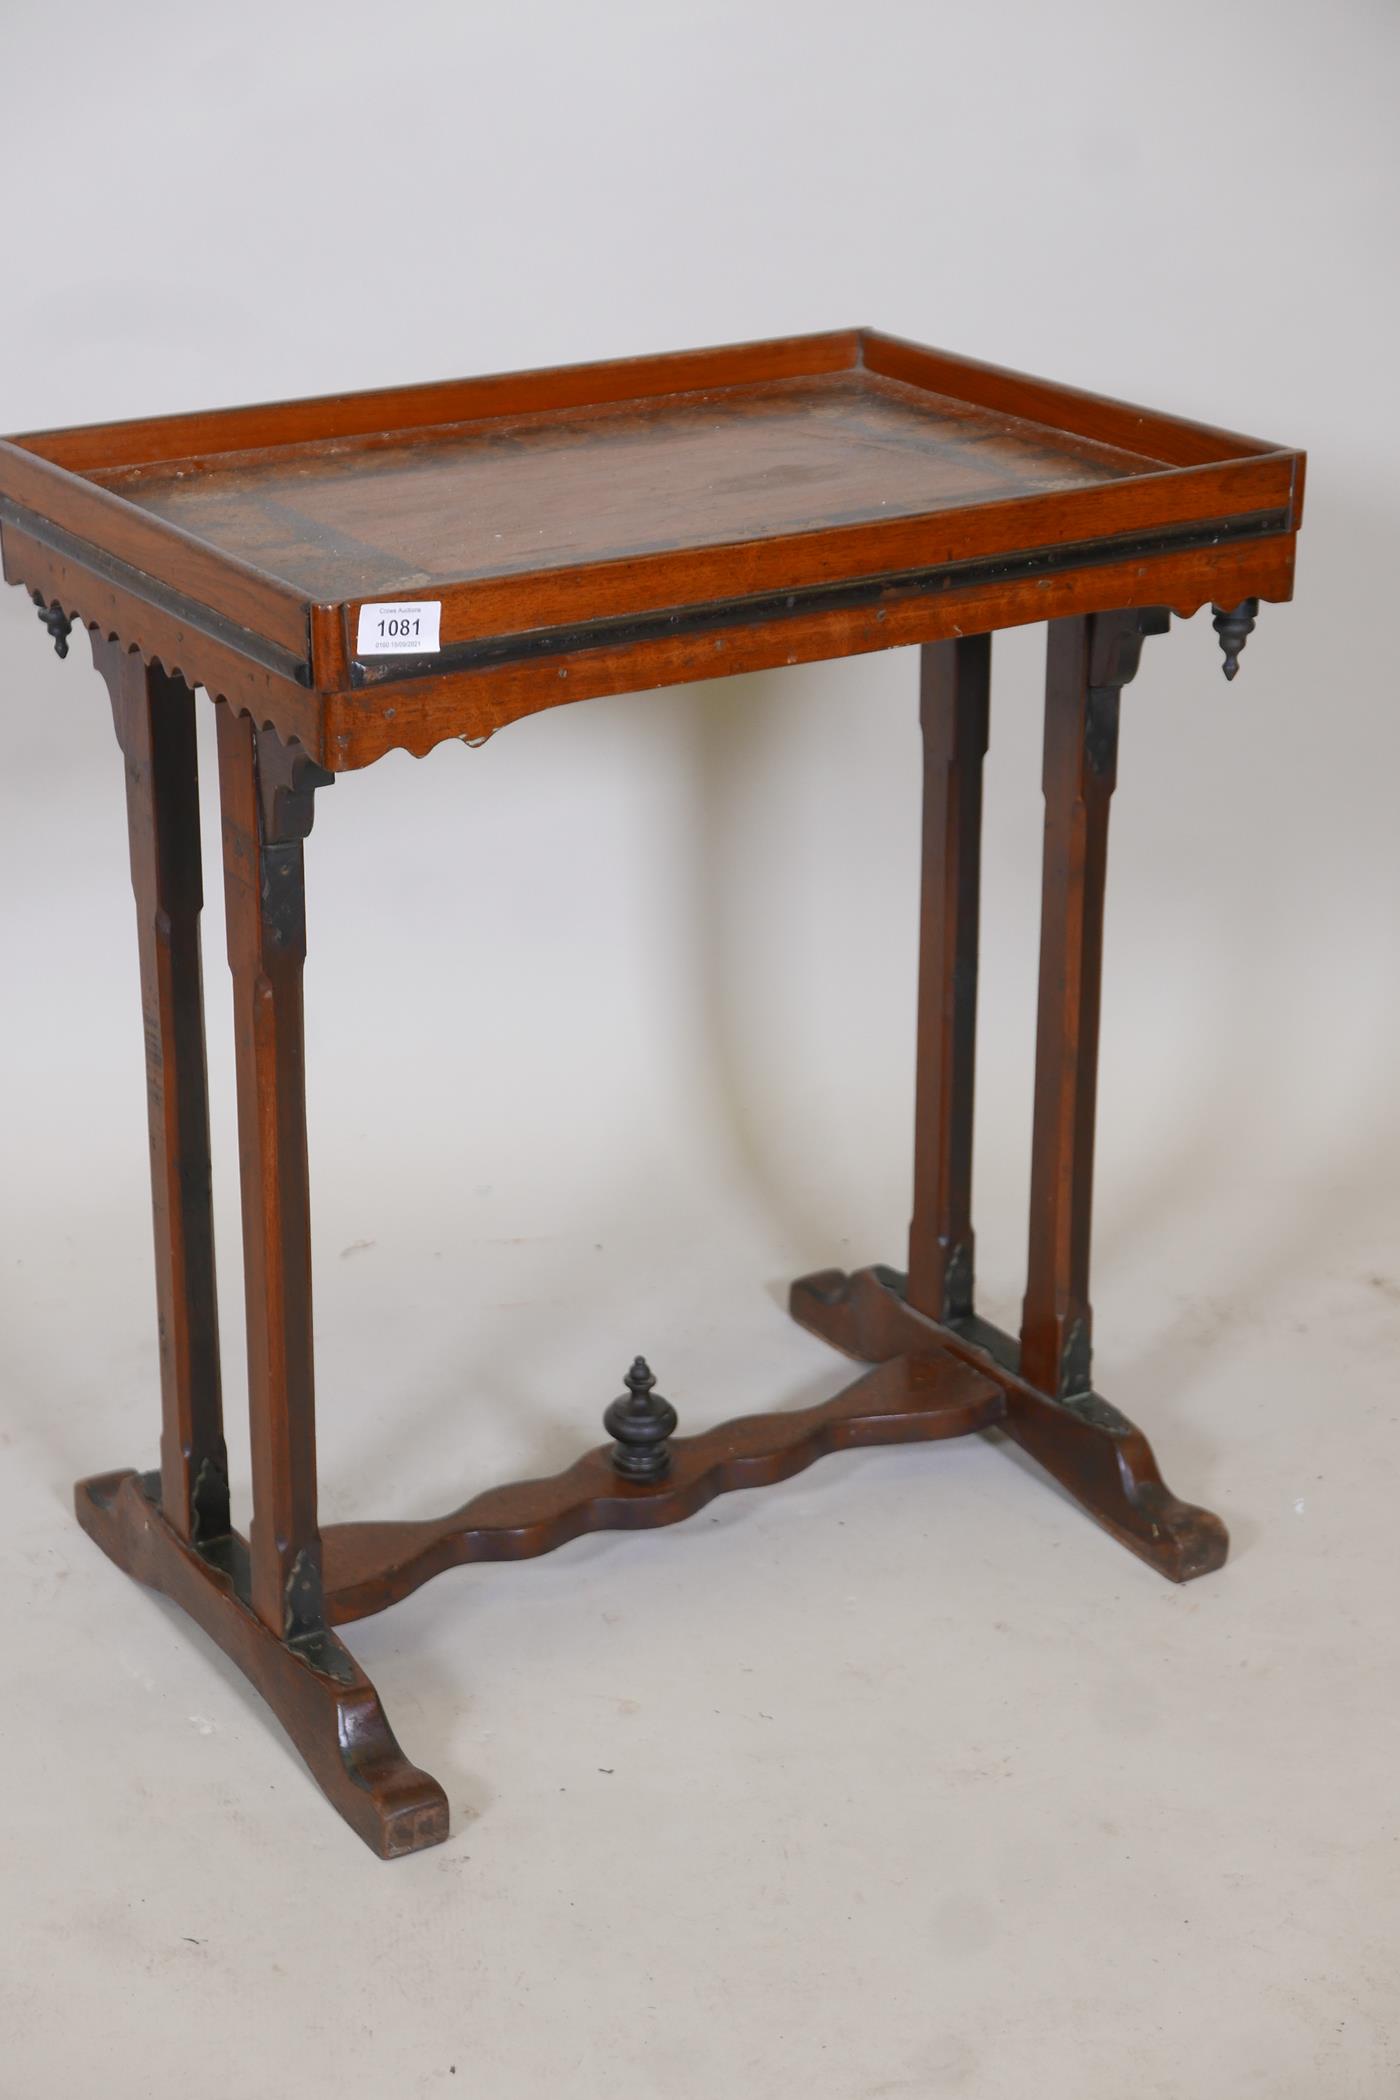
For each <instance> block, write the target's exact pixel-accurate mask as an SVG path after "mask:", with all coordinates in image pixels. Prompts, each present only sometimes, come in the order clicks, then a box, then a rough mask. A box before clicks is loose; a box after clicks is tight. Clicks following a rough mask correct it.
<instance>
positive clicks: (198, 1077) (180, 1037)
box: [92, 635, 229, 1543]
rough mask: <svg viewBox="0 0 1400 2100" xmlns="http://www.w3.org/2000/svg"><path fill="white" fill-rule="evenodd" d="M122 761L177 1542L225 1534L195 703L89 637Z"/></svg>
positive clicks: (179, 684) (163, 1499)
mask: <svg viewBox="0 0 1400 2100" xmlns="http://www.w3.org/2000/svg"><path fill="white" fill-rule="evenodd" d="M92 650H93V660H94V662H95V663H96V666H97V668H98V670H99V671H100V672H101V673H102V676H103V677H104V679H105V680H106V682H107V689H108V693H109V695H110V697H111V702H112V717H113V721H114V723H115V726H116V732H117V741H118V743H119V744H120V746H121V750H122V756H123V758H124V760H125V763H126V810H127V826H128V831H129V835H130V845H131V886H132V890H133V892H134V894H135V898H136V928H137V941H138V947H139V952H140V961H141V1009H142V1015H143V1018H144V1022H145V1036H146V1101H147V1112H148V1120H149V1128H150V1145H151V1204H152V1210H153V1214H154V1220H155V1260H156V1308H157V1319H158V1327H159V1335H160V1387H161V1416H162V1426H161V1440H160V1506H161V1511H162V1513H163V1515H164V1517H165V1519H166V1522H167V1523H168V1524H170V1525H171V1526H172V1528H173V1529H174V1530H175V1531H176V1532H178V1534H179V1535H180V1537H181V1538H183V1539H189V1540H193V1541H195V1542H197V1543H204V1542H206V1541H208V1540H210V1539H215V1538H220V1537H222V1536H223V1535H224V1534H225V1533H226V1532H227V1531H228V1529H229V1499H228V1457H227V1453H226V1451H225V1448H224V1423H223V1402H222V1396H221V1392H220V1377H219V1318H218V1303H217V1296H216V1291H215V1282H214V1221H213V1208H212V1198H211V1188H210V1166H209V1084H208V1075H207V1068H206V1060H205V1048H204V985H203V975H202V970H201V964H200V936H199V920H200V912H201V909H202V907H203V903H204V893H203V880H202V871H201V865H200V850H199V772H198V759H197V757H196V751H195V725H194V695H193V694H192V693H191V691H190V689H189V687H188V686H186V685H185V684H184V683H183V681H182V680H180V679H179V678H168V677H167V676H166V675H165V673H164V672H163V671H162V670H160V669H159V667H156V666H148V665H146V664H144V663H143V662H142V661H141V658H140V657H139V656H137V655H134V654H132V653H130V652H129V651H127V650H125V649H124V648H123V647H122V646H121V644H120V643H119V642H109V641H105V640H103V639H102V638H101V637H100V636H98V635H94V636H93V638H92Z"/></svg>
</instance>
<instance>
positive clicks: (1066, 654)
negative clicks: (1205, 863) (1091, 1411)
mask: <svg viewBox="0 0 1400 2100" xmlns="http://www.w3.org/2000/svg"><path fill="white" fill-rule="evenodd" d="M1168 621H1169V615H1168V614H1167V613H1166V612H1164V611H1158V610H1148V611H1144V612H1127V613H1100V614H1096V615H1094V616H1092V617H1089V618H1079V619H1070V620H1055V621H1053V622H1052V623H1051V627H1050V635H1049V652H1048V664H1047V673H1046V686H1045V768H1044V789H1045V865H1044V874H1043V880H1042V891H1041V930H1040V1008H1039V1016H1038V1020H1037V1024H1036V1056H1035V1124H1034V1133H1033V1136H1032V1140H1031V1196H1030V1254H1029V1260H1028V1263H1027V1270H1026V1298H1025V1304H1024V1307H1023V1309H1022V1316H1021V1367H1020V1368H1021V1376H1022V1377H1023V1378H1024V1379H1026V1380H1027V1381H1028V1383H1029V1384H1031V1385H1033V1386H1036V1387H1038V1389H1039V1390H1040V1391H1041V1392H1044V1393H1051V1394H1053V1395H1054V1396H1055V1397H1056V1398H1059V1399H1063V1398H1065V1397H1067V1396H1068V1395H1069V1394H1072V1393H1085V1392H1088V1390H1089V1385H1090V1376H1089V1366H1090V1336H1091V1327H1092V1314H1091V1311H1090V1306H1089V1231H1090V1213H1091V1209H1092V1203H1093V1178H1094V1114H1095V1104H1096V1095H1097V1088H1098V1060H1099V990H1100V982H1101V978H1102V974H1103V905H1104V879H1105V876H1106V874H1107V867H1108V809H1109V802H1110V799H1111V798H1112V795H1113V789H1114V786H1115V784H1116V780H1117V769H1118V711H1119V699H1120V696H1121V693H1122V690H1123V687H1124V686H1125V685H1126V684H1127V683H1128V682H1129V680H1130V679H1131V678H1132V677H1133V675H1134V673H1135V672H1136V670H1137V667H1138V659H1139V657H1140V655H1141V653H1142V643H1143V638H1144V636H1146V635H1148V634H1163V633H1165V632H1166V629H1167V625H1168Z"/></svg>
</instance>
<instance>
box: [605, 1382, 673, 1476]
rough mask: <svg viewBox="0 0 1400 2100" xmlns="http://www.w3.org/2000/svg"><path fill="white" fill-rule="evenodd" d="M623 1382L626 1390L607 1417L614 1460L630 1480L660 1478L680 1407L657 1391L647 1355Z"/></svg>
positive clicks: (619, 1469) (666, 1466) (666, 1463)
mask: <svg viewBox="0 0 1400 2100" xmlns="http://www.w3.org/2000/svg"><path fill="white" fill-rule="evenodd" d="M623 1382H624V1384H625V1385H626V1387H627V1390H626V1392H625V1393H620V1394H619V1395H618V1397H617V1399H616V1400H614V1401H613V1404H612V1406H611V1407H610V1408H609V1409H608V1411H607V1413H606V1414H605V1415H604V1416H603V1427H604V1429H606V1430H607V1432H608V1435H609V1436H610V1437H612V1438H614V1439H615V1441H614V1443H613V1451H612V1462H613V1464H614V1465H615V1466H616V1468H617V1470H618V1472H619V1473H624V1474H625V1475H626V1476H627V1478H628V1479H629V1480H660V1478H661V1476H662V1474H663V1473H665V1472H666V1471H667V1470H668V1468H669V1466H670V1463H671V1453H670V1451H669V1450H668V1449H667V1445H666V1439H667V1437H668V1436H671V1435H673V1434H674V1432H675V1427H676V1422H677V1419H678V1417H677V1415H676V1410H675V1409H674V1407H672V1405H671V1403H670V1401H669V1400H663V1399H662V1397H661V1395H660V1394H659V1393H657V1392H654V1391H653V1388H654V1386H655V1384H656V1380H655V1378H654V1377H653V1376H652V1373H651V1369H650V1366H649V1365H648V1363H647V1360H646V1358H645V1357H644V1356H639V1357H638V1358H637V1359H636V1361H635V1362H634V1363H633V1365H632V1368H631V1370H630V1371H629V1372H628V1373H627V1376H626V1379H625V1380H624V1381H623Z"/></svg>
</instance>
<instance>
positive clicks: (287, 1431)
mask: <svg viewBox="0 0 1400 2100" xmlns="http://www.w3.org/2000/svg"><path fill="white" fill-rule="evenodd" d="M218 738H219V795H220V801H221V804H222V808H223V839H224V900H225V910H226V913H227V918H228V957H229V967H230V969H231V970H232V972H233V1002H234V1015H233V1027H234V1043H235V1048H236V1053H237V1071H238V1154H239V1169H240V1173H241V1177H242V1183H243V1277H244V1294H245V1299H246V1310H247V1324H248V1405H249V1420H250V1426H251V1448H252V1460H253V1521H252V1524H251V1526H250V1527H249V1534H248V1544H249V1553H250V1557H251V1567H252V1599H253V1609H254V1610H255V1611H256V1613H257V1614H258V1617H259V1618H260V1619H261V1620H262V1622H263V1624H264V1625H265V1626H267V1627H268V1628H269V1629H270V1630H271V1631H272V1632H273V1633H275V1634H278V1635H280V1636H283V1637H285V1638H286V1639H289V1640H290V1639H294V1638H295V1637H296V1636H297V1635H298V1634H302V1633H311V1632H314V1631H316V1630H317V1629H318V1628H319V1627H321V1626H322V1625H323V1624H324V1618H323V1612H322V1594H321V1592H322V1584H321V1535H320V1532H319V1530H318V1528H317V1522H316V1416H315V1390H314V1373H313V1361H312V1334H311V1203H310V1190H309V1180H308V1168H307V1153H306V1059H305V1033H304V1026H303V1018H302V971H303V966H304V964H305V961H306V886H305V870H304V865H303V863H304V846H303V841H304V840H305V838H306V836H307V834H308V833H309V831H310V829H311V818H312V808H313V804H312V796H313V793H314V790H315V789H316V788H317V787H319V786H321V785H323V784H324V783H325V782H326V780H327V779H328V778H329V776H328V775H326V774H324V773H322V772H321V771H320V769H319V768H318V767H316V766H314V765H312V764H311V762H310V761H309V760H308V759H306V758H304V757H301V758H299V757H298V755H297V754H294V753H292V752H291V751H290V750H289V749H288V747H287V746H285V745H283V744H281V743H280V742H279V741H278V740H277V738H276V737H274V736H273V735H272V734H271V732H264V733H263V734H261V735H259V733H258V732H257V731H256V730H255V729H254V728H253V725H252V723H251V722H250V721H249V719H248V717H247V716H246V715H237V714H235V713H234V712H233V710H232V709H231V708H230V707H228V706H226V705H221V706H220V707H219V709H218Z"/></svg>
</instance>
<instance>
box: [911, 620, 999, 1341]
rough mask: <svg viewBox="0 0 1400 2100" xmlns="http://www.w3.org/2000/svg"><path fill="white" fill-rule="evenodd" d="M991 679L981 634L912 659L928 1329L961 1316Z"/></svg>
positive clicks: (915, 1261)
mask: <svg viewBox="0 0 1400 2100" xmlns="http://www.w3.org/2000/svg"><path fill="white" fill-rule="evenodd" d="M991 670H992V638H991V636H990V635H989V634H976V635H968V636H965V637H964V638H963V639H961V640H959V641H955V642H930V643H929V644H927V646H926V647H925V648H924V650H923V652H922V664H921V680H920V694H919V722H920V728H921V730H922V733H923V747H924V836H923V877H922V884H921V910H920V933H919V1045H920V1051H919V1064H918V1073H917V1078H916V1098H915V1107H914V1216H913V1221H912V1223H911V1225H910V1228H909V1303H910V1304H911V1305H914V1306H917V1307H918V1309H919V1311H920V1312H924V1313H927V1314H928V1316H929V1318H930V1319H932V1320H960V1319H964V1318H966V1317H967V1315H968V1314H970V1313H971V1311H972V1283H973V1232H972V1099H973V1079H974V1073H975V1068H976V1056H977V931H978V928H977V919H978V903H979V891H980V883H981V862H982V761H983V759H984V757H985V756H986V751H987V727H988V699H989V691H990V684H991Z"/></svg>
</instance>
